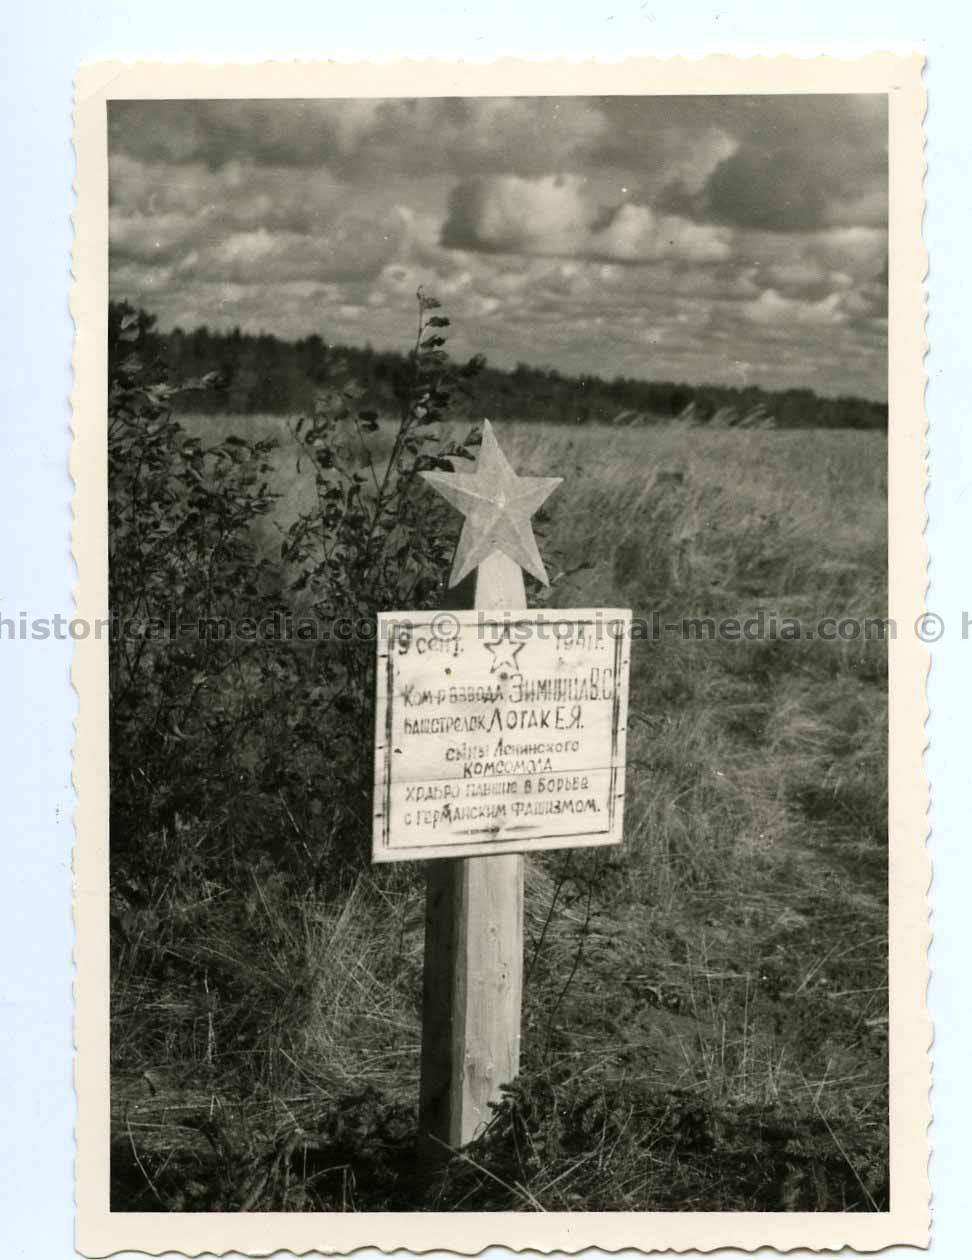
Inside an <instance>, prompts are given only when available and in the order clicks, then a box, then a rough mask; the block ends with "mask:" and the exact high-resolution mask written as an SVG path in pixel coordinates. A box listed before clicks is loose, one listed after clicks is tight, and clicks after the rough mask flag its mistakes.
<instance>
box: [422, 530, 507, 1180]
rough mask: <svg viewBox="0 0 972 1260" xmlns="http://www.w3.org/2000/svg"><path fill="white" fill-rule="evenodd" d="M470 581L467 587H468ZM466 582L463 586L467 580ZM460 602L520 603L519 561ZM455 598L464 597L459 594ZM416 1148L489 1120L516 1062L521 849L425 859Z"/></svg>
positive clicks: (495, 562)
mask: <svg viewBox="0 0 972 1260" xmlns="http://www.w3.org/2000/svg"><path fill="white" fill-rule="evenodd" d="M470 585H471V586H472V590H470V589H469V587H470ZM463 587H465V589H463ZM457 595H459V597H460V600H461V598H462V596H463V595H465V599H466V601H469V600H470V596H471V604H470V603H468V602H466V606H471V607H473V608H482V609H496V610H508V611H511V612H517V611H520V610H522V609H524V608H526V594H525V590H524V586H523V573H522V570H521V568H520V565H519V564H518V563H517V562H516V561H515V560H512V559H510V557H509V556H507V555H504V554H503V553H502V552H498V551H496V552H493V553H492V554H491V555H489V556H487V557H486V559H485V560H483V561H482V563H480V565H479V567H478V569H477V570H476V571H475V572H474V573H473V574H470V580H467V583H464V584H463V585H462V586H460V587H459V588H458V589H457ZM456 606H457V607H458V606H462V604H461V603H460V602H459V601H458V600H457V603H456ZM423 990H424V997H423V1001H424V1016H423V1028H422V1083H421V1090H420V1095H419V1143H420V1158H421V1160H422V1163H423V1165H424V1166H425V1168H426V1169H431V1168H434V1167H435V1166H436V1165H437V1164H441V1163H442V1162H444V1160H446V1159H448V1156H449V1148H452V1149H455V1148H457V1147H460V1146H464V1145H465V1144H466V1143H467V1142H470V1141H471V1140H472V1139H473V1138H474V1137H475V1136H476V1134H477V1132H478V1131H479V1130H480V1129H481V1128H482V1126H483V1125H484V1124H485V1123H487V1122H488V1120H489V1116H490V1106H489V1104H490V1103H491V1102H495V1101H496V1100H498V1098H499V1097H500V1087H501V1086H502V1085H504V1084H506V1083H508V1082H509V1081H512V1080H513V1078H514V1077H515V1076H516V1075H517V1072H518V1071H519V1066H520V1008H521V1000H522V990H523V858H522V857H521V856H520V855H519V854H510V855H501V856H498V857H473V858H453V859H440V860H437V861H433V862H430V863H429V864H428V875H427V884H426V909H425V972H424V982H423Z"/></svg>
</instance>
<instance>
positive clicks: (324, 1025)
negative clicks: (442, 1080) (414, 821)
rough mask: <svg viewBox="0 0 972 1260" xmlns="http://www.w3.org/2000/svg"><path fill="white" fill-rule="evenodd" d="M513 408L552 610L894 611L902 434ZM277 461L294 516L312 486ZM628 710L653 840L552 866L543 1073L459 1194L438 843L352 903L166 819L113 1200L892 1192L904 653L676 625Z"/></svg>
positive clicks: (632, 808)
mask: <svg viewBox="0 0 972 1260" xmlns="http://www.w3.org/2000/svg"><path fill="white" fill-rule="evenodd" d="M183 423H185V424H186V427H187V428H189V429H190V430H191V431H194V432H197V433H204V432H208V433H213V432H214V431H216V432H219V431H241V432H244V433H248V434H251V435H252V434H256V433H264V432H267V431H274V430H278V431H279V430H282V429H283V425H282V422H281V421H279V420H275V419H272V418H269V417H267V418H260V417H247V418H233V417H230V418H217V419H213V418H204V417H199V418H192V417H190V418H188V419H185V420H184V421H183ZM283 432H284V434H285V430H283ZM498 436H499V439H500V442H501V443H502V444H503V446H504V449H505V450H506V451H507V453H508V454H509V455H510V458H511V461H512V462H513V464H514V466H515V467H516V468H517V470H518V471H519V472H522V473H534V474H538V475H561V476H563V477H564V478H565V482H564V485H563V487H561V489H560V490H559V491H558V492H557V493H556V495H555V496H554V497H553V498H552V499H551V500H550V501H549V505H548V506H549V514H548V517H547V518H546V519H545V520H544V521H543V522H542V523H541V527H540V528H541V530H542V533H543V541H542V543H541V548H542V550H543V551H544V554H545V558H546V561H547V567H548V570H549V571H550V572H551V574H562V575H566V576H563V577H562V578H561V580H560V581H558V582H555V585H554V588H553V591H552V594H551V602H552V603H554V604H556V605H559V606H562V607H566V606H596V605H603V606H626V607H631V608H632V609H633V611H634V613H635V614H636V615H639V616H643V617H646V618H647V617H650V615H651V613H652V611H653V610H657V611H658V612H659V614H660V618H661V621H662V622H663V623H664V622H665V621H668V620H675V619H678V618H681V617H699V616H713V617H715V618H721V617H737V618H740V619H743V618H746V617H751V616H754V615H755V614H756V612H757V611H758V610H759V609H763V610H765V611H766V612H767V613H769V612H773V613H776V614H778V615H779V616H790V617H797V618H800V619H801V620H802V621H803V622H804V623H805V624H812V623H813V622H814V621H815V620H816V619H817V618H820V617H824V616H836V617H838V618H839V617H857V618H865V617H881V616H884V615H885V609H886V602H887V595H886V573H887V552H886V497H887V496H886V439H885V438H884V436H883V435H878V434H864V433H857V432H814V431H798V432H785V433H784V432H774V431H753V432H733V431H722V432H706V431H704V430H700V429H688V428H678V427H675V426H668V427H655V428H647V429H617V430H614V429H611V430H604V429H591V428H584V429H575V428H568V427H540V426H531V427H529V428H527V427H523V428H518V429H513V428H507V429H505V430H504V429H502V428H500V429H499V431H498ZM376 440H377V441H378V442H379V443H380V442H381V441H382V440H383V437H382V434H380V433H379V434H378V435H377V437H376ZM275 459H276V461H277V475H278V477H279V482H280V484H279V488H280V489H281V490H282V491H284V492H285V497H284V500H283V502H282V504H281V507H280V509H279V510H280V511H281V512H282V513H283V514H284V516H286V514H287V513H288V512H293V511H294V510H295V504H297V503H299V502H300V501H301V496H302V495H305V494H307V493H308V489H307V487H306V486H305V485H304V483H303V482H302V479H301V477H300V476H298V474H297V471H296V467H295V459H294V452H293V448H292V447H290V446H288V445H287V443H286V442H285V443H284V446H283V448H282V450H281V451H280V452H278V453H277V455H276V456H275ZM262 528H263V529H265V530H266V542H267V544H268V545H270V544H272V542H273V541H274V539H273V532H274V526H273V525H272V524H270V525H264V526H263V527H262ZM630 703H631V722H630V734H629V743H628V755H629V767H628V798H627V802H626V826H625V843H624V845H623V847H621V848H620V849H618V850H608V851H589V852H580V851H578V852H577V853H575V854H570V853H569V852H562V853H554V854H548V855H544V856H542V857H537V858H532V859H529V860H528V864H527V865H528V874H527V905H526V915H527V925H528V932H527V960H526V966H527V984H526V993H525V1012H524V1070H523V1076H522V1078H521V1080H520V1082H519V1083H518V1084H517V1086H516V1087H515V1089H514V1090H513V1091H511V1093H510V1096H509V1098H508V1100H507V1102H506V1103H505V1104H504V1106H503V1108H502V1109H501V1111H500V1112H499V1113H498V1115H497V1117H496V1120H495V1122H494V1124H493V1125H492V1127H491V1129H490V1131H489V1132H488V1133H487V1134H486V1135H485V1137H484V1138H482V1139H481V1140H480V1141H479V1142H478V1143H477V1144H476V1145H475V1146H474V1147H473V1148H472V1149H471V1150H470V1151H469V1152H468V1153H467V1154H466V1156H465V1157H463V1158H461V1159H458V1160H456V1161H454V1164H453V1165H452V1166H451V1167H450V1168H449V1169H448V1170H447V1171H446V1173H445V1174H444V1178H443V1181H442V1183H441V1185H439V1186H438V1187H437V1188H436V1189H435V1191H434V1192H430V1191H429V1190H428V1188H419V1187H417V1186H416V1185H415V1184H414V1183H413V1181H412V1169H413V1162H412V1142H413V1139H414V1124H415V1117H414V1107H415V1102H416V1098H417V1085H418V1079H417V1077H418V1048H419V1019H420V1010H419V1002H420V994H421V955H422V884H421V879H420V877H419V872H418V871H416V870H415V869H412V868H411V867H407V866H406V867H397V868H391V869H380V870H374V871H372V870H367V869H364V870H362V871H361V873H360V875H359V877H358V879H357V882H356V883H354V885H353V887H351V889H350V891H347V890H346V891H345V893H344V894H343V895H342V897H341V898H339V899H333V898H332V899H330V900H328V901H323V900H321V899H319V898H317V897H315V896H314V895H313V894H311V893H310V892H307V893H304V894H300V892H299V891H295V890H294V888H293V887H292V886H290V885H288V886H286V887H285V886H284V885H283V884H278V883H277V882H276V877H275V876H274V875H273V873H271V872H267V873H266V875H262V874H260V873H258V872H250V874H249V876H248V878H249V884H248V886H247V887H246V888H245V889H241V886H240V885H239V884H238V883H234V882H233V881H232V880H231V879H229V878H227V879H226V880H225V881H224V882H222V883H221V882H220V881H219V880H211V881H210V882H208V883H207V884H206V886H205V887H200V886H197V885H195V884H192V883H191V882H190V881H189V880H188V879H185V880H184V879H181V878H180V875H179V869H180V867H179V855H180V853H181V851H182V849H183V848H184V846H185V845H186V844H187V843H189V841H190V839H191V837H187V836H185V835H180V834H179V832H178V826H176V828H175V829H173V830H172V831H170V832H167V833H165V834H162V835H160V836H159V837H158V847H159V870H160V872H162V874H160V877H159V879H158V881H157V883H156V884H155V885H154V886H153V887H151V888H149V889H146V890H145V902H146V908H144V909H140V910H139V914H138V916H135V917H134V918H132V919H131V920H130V921H129V922H127V923H126V924H125V925H124V931H123V932H121V933H119V934H118V937H117V942H116V948H115V954H114V972H113V1016H112V1046H111V1053H112V1067H113V1119H114V1139H113V1151H114V1156H115V1158H114V1165H113V1194H114V1204H115V1207H116V1209H118V1210H125V1209H140V1210H180V1209H181V1210H192V1209H196V1210H212V1209H217V1208H219V1209H222V1210H233V1209H240V1208H249V1209H261V1210H264V1209H277V1210H308V1209H310V1210H369V1209H395V1210H403V1209H407V1208H419V1207H425V1208H428V1207H436V1206H439V1207H449V1208H456V1209H459V1208H462V1209H465V1210H475V1209H482V1210H487V1209H489V1210H493V1209H499V1208H509V1207H518V1208H523V1209H525V1210H535V1209H538V1208H544V1209H548V1210H567V1209H605V1210H635V1209H637V1210H662V1209H668V1210H687V1209H697V1210H703V1209H705V1210H719V1209H722V1210H736V1209H744V1208H751V1209H756V1210H775V1211H781V1210H787V1209H792V1208H799V1209H806V1210H841V1209H844V1208H846V1209H849V1210H874V1209H875V1208H876V1207H880V1206H882V1205H884V1204H886V1201H887V1175H886V1168H887V961H886V960H887V897H886V856H887V834H886V826H887V824H886V814H887V767H886V762H887V653H886V646H885V645H884V644H883V643H881V642H875V641H871V642H863V641H860V640H856V641H837V642H828V641H823V640H821V639H820V638H815V639H812V640H810V639H803V640H801V641H793V642H780V641H772V640H769V641H767V640H754V641H738V642H728V641H721V642H706V641H702V642H693V641H686V640H684V639H682V638H680V637H677V636H675V635H668V636H664V635H663V636H662V637H660V638H658V639H657V640H653V641H644V642H640V643H636V644H635V648H634V653H633V663H632V677H631V702H630ZM323 825H324V824H323V822H322V826H323ZM300 840H301V843H305V844H307V845H309V846H311V847H312V846H313V845H314V844H315V840H316V837H315V836H313V835H302V836H301V837H300ZM241 844H243V845H245V837H241Z"/></svg>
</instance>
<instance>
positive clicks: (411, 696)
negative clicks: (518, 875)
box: [372, 609, 631, 862]
mask: <svg viewBox="0 0 972 1260" xmlns="http://www.w3.org/2000/svg"><path fill="white" fill-rule="evenodd" d="M630 621H631V613H630V612H629V611H625V610H619V609H580V610H579V609H544V610H530V611H524V612H514V613H510V612H484V611H479V610H476V611H462V612H429V613H381V614H380V615H379V622H378V678H377V706H376V707H377V714H376V726H375V808H374V841H373V853H372V857H373V860H374V861H375V862H396V861H409V860H419V859H425V858H441V857H456V858H459V857H483V856H488V855H492V854H498V853H522V852H530V851H531V850H540V849H560V848H580V847H585V846H589V845H603V844H619V843H620V842H621V838H622V821H623V813H624V767H625V734H626V730H627V715H628V667H629V661H630V646H631V640H630Z"/></svg>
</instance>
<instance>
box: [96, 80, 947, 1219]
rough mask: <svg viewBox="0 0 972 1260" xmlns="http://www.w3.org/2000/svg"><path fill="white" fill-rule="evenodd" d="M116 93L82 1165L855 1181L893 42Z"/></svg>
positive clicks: (873, 762) (285, 1202)
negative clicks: (821, 78) (283, 91)
mask: <svg viewBox="0 0 972 1260" xmlns="http://www.w3.org/2000/svg"><path fill="white" fill-rule="evenodd" d="M103 109H104V129H105V136H106V145H107V148H106V157H107V191H106V195H107V224H108V229H107V259H106V263H107V285H106V287H107V311H106V313H105V314H104V315H103V316H102V317H101V323H100V324H99V325H97V326H98V327H99V328H100V329H102V330H104V331H106V333H107V344H106V345H105V346H104V348H103V351H102V353H103V355H104V358H103V359H102V364H103V366H104V367H105V368H106V370H107V383H106V386H105V389H106V394H105V395H104V397H105V401H106V408H107V428H106V436H107V443H106V450H105V452H104V459H105V460H106V469H107V498H106V511H107V605H108V622H109V632H108V634H107V636H106V638H105V641H104V642H103V644H102V649H101V650H102V651H103V653H104V656H105V658H106V661H107V672H106V679H107V688H106V696H105V704H106V706H107V724H108V730H107V747H108V765H107V769H108V777H107V783H108V787H109V792H110V796H109V802H108V808H107V810H106V812H105V825H106V829H107V836H106V841H105V844H106V853H107V863H106V867H105V881H106V897H105V902H104V904H105V915H106V918H107V924H106V927H107V932H108V938H107V946H106V952H105V966H106V968H108V969H109V970H108V972H107V973H106V974H108V975H110V979H109V980H108V993H107V996H108V1003H109V1007H108V1014H107V1024H106V1032H107V1038H106V1040H105V1042H104V1043H103V1045H102V1046H101V1047H100V1050H99V1053H102V1054H104V1055H105V1056H106V1057H107V1060H108V1063H107V1072H108V1077H109V1081H110V1100H106V1101H108V1105H109V1106H110V1137H109V1148H108V1150H109V1157H110V1167H109V1168H108V1169H106V1170H105V1174H104V1180H105V1184H106V1186H107V1189H108V1194H109V1204H108V1211H109V1212H110V1214H111V1215H112V1216H113V1217H115V1216H121V1217H123V1216H125V1215H126V1214H142V1215H144V1214H157V1215H159V1216H162V1215H164V1214H188V1213H192V1214H250V1213H289V1214H321V1213H326V1214H337V1213H341V1214H361V1213H366V1214H367V1213H371V1214H387V1213H395V1214H401V1213H416V1214H421V1213H452V1214H468V1213H486V1214H509V1213H519V1214H543V1213H557V1214H577V1215H579V1216H583V1215H586V1214H595V1213H608V1214H624V1213H675V1214H695V1213H722V1214H731V1213H738V1214H743V1213H746V1214H767V1216H770V1215H772V1214H793V1215H800V1214H811V1215H813V1214H818V1215H820V1216H827V1217H828V1219H831V1218H832V1217H833V1216H834V1214H837V1215H838V1216H842V1217H844V1218H847V1219H850V1218H852V1217H857V1216H862V1217H864V1216H881V1215H882V1214H884V1215H886V1214H888V1213H891V1212H892V1211H893V1210H894V1209H895V1206H896V1204H895V1202H894V1201H893V1199H894V1193H896V1192H897V1191H896V1188H895V1187H896V1185H897V1183H894V1184H893V1181H892V1172H891V1169H892V1163H893V1162H894V1161H893V1150H892V1145H891V1132H890V1129H891V1125H890V1117H891V1114H892V1099H891V1095H890V1093H889V1039H890V1040H891V1041H892V1043H893V1035H894V1026H893V1025H894V1021H893V1019H892V1018H891V1015H890V1011H891V1005H890V1004H889V983H890V981H889V956H890V954H891V952H893V951H892V937H893V932H894V924H893V920H892V926H891V928H889V653H890V652H891V651H892V649H893V646H894V641H895V640H896V639H902V640H903V639H905V638H906V637H908V636H910V637H913V632H912V630H911V627H910V626H909V627H908V628H907V635H906V631H905V628H904V627H895V624H894V619H893V617H892V616H891V608H890V606H889V577H890V578H891V580H892V583H893V563H894V558H893V556H892V559H891V562H890V567H889V493H888V492H889V469H890V468H891V465H890V463H889V436H890V437H891V438H893V432H894V426H895V423H896V414H897V413H896V411H895V406H894V402H893V398H892V394H891V392H889V391H890V385H889V380H890V379H891V377H890V376H889V334H888V330H889V319H888V314H889V287H891V288H893V285H894V278H893V272H892V273H890V283H889V188H890V173H889V172H890V167H889V136H893V130H892V128H891V125H890V117H889V94H888V92H887V91H875V90H871V91H858V92H851V91H838V92H834V91H812V90H807V88H806V86H803V87H801V88H800V89H799V90H795V91H793V92H786V91H782V92H781V91H772V92H760V91H757V90H752V91H740V90H733V91H731V92H728V91H727V92H712V93H699V92H698V91H696V92H694V93H693V94H679V93H677V92H666V93H665V94H658V93H657V92H655V91H653V90H652V87H651V85H650V83H649V82H646V83H645V87H644V90H642V91H640V92H630V93H626V94H624V95H612V94H601V95H598V94H593V93H592V94H589V95H575V94H571V95H557V94H550V95H536V94H521V93H515V92H514V93H511V94H509V95H487V94H482V95H476V94H473V93H470V94H468V95H455V94H453V95H450V94H447V93H444V94H441V95H435V96H426V95H418V94H415V95H411V96H409V95H404V94H388V95H384V96H370V97H361V96H357V97H349V96H339V95H334V96H331V97H327V96H317V97H314V98H311V97H304V96H301V95H299V94H294V95H293V96H291V97H289V98H288V97H274V98H271V99H260V98H258V97H256V96H253V97H247V96H245V95H244V94H240V95H239V96H237V97H227V96H226V95H225V94H224V93H219V94H216V93H214V94H213V95H212V96H210V97H206V96H205V95H204V94H203V93H199V94H198V95H195V96H182V95H179V96H176V95H175V94H173V95H172V96H171V97H169V98H166V97H165V96H164V95H161V96H160V95H159V94H158V93H155V94H152V95H146V96H145V97H143V98H139V97H138V96H137V95H136V94H132V95H129V96H127V97H126V98H124V99H122V98H113V99H109V100H107V101H106V102H105V104H104V106H103ZM892 156H893V155H892ZM909 367H910V365H909ZM892 375H893V373H892ZM902 414H903V413H902ZM902 423H905V421H904V419H903V420H902ZM907 423H909V424H910V423H911V421H908V422H907ZM917 646H919V647H920V644H918V645H917ZM83 705H84V699H82V716H83V714H84V708H83ZM906 768H907V767H906ZM916 773H917V771H916ZM82 796H83V791H82ZM916 799H917V798H916ZM918 841H919V843H920V837H918ZM922 960H923V955H922V958H921V959H918V958H917V957H916V960H915V966H916V967H917V966H918V965H919V962H921V961H922ZM917 1014H918V1013H917V1012H916V1016H917ZM916 1026H917V1025H916ZM89 1044H90V1043H89ZM916 1080H917V1078H916ZM919 1103H921V1100H920V1099H919V1100H918V1102H916V1104H915V1105H916V1106H918V1105H919ZM921 1105H924V1104H923V1103H921ZM899 1202H903V1199H901V1200H899ZM756 1228H757V1229H758V1227H756Z"/></svg>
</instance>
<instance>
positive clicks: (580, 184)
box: [442, 175, 731, 263]
mask: <svg viewBox="0 0 972 1260" xmlns="http://www.w3.org/2000/svg"><path fill="white" fill-rule="evenodd" d="M442 244H443V245H444V246H446V247H447V248H451V249H463V250H483V251H485V252H491V253H507V254H527V255H534V256H537V257H551V258H555V257H561V256H563V257H573V258H583V259H600V260H604V261H616V262H627V263H639V262H652V261H657V260H659V259H663V258H683V259H686V260H690V261H692V262H696V263H711V262H720V261H722V260H723V259H726V258H728V257H729V256H730V253H731V233H730V232H729V231H727V230H726V229H725V228H721V227H709V226H707V225H702V224H697V223H693V222H691V221H690V220H688V219H684V218H680V217H679V216H677V215H665V214H657V213H656V212H655V211H653V210H652V209H651V208H650V207H649V206H641V205H622V206H618V207H616V208H614V209H603V208H598V207H597V206H595V205H594V204H593V202H592V199H591V193H590V188H589V186H588V182H587V181H586V180H585V179H584V178H583V177H580V176H572V175H562V176H547V177H545V178H542V179H532V180H527V179H522V178H520V177H519V176H516V175H499V176H494V177H492V178H488V177H479V178H475V179H470V180H465V181H463V182H462V183H460V184H457V185H456V187H455V188H454V189H453V191H452V194H451V196H450V198H449V213H448V216H447V218H446V220H445V223H444V225H443V228H442Z"/></svg>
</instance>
